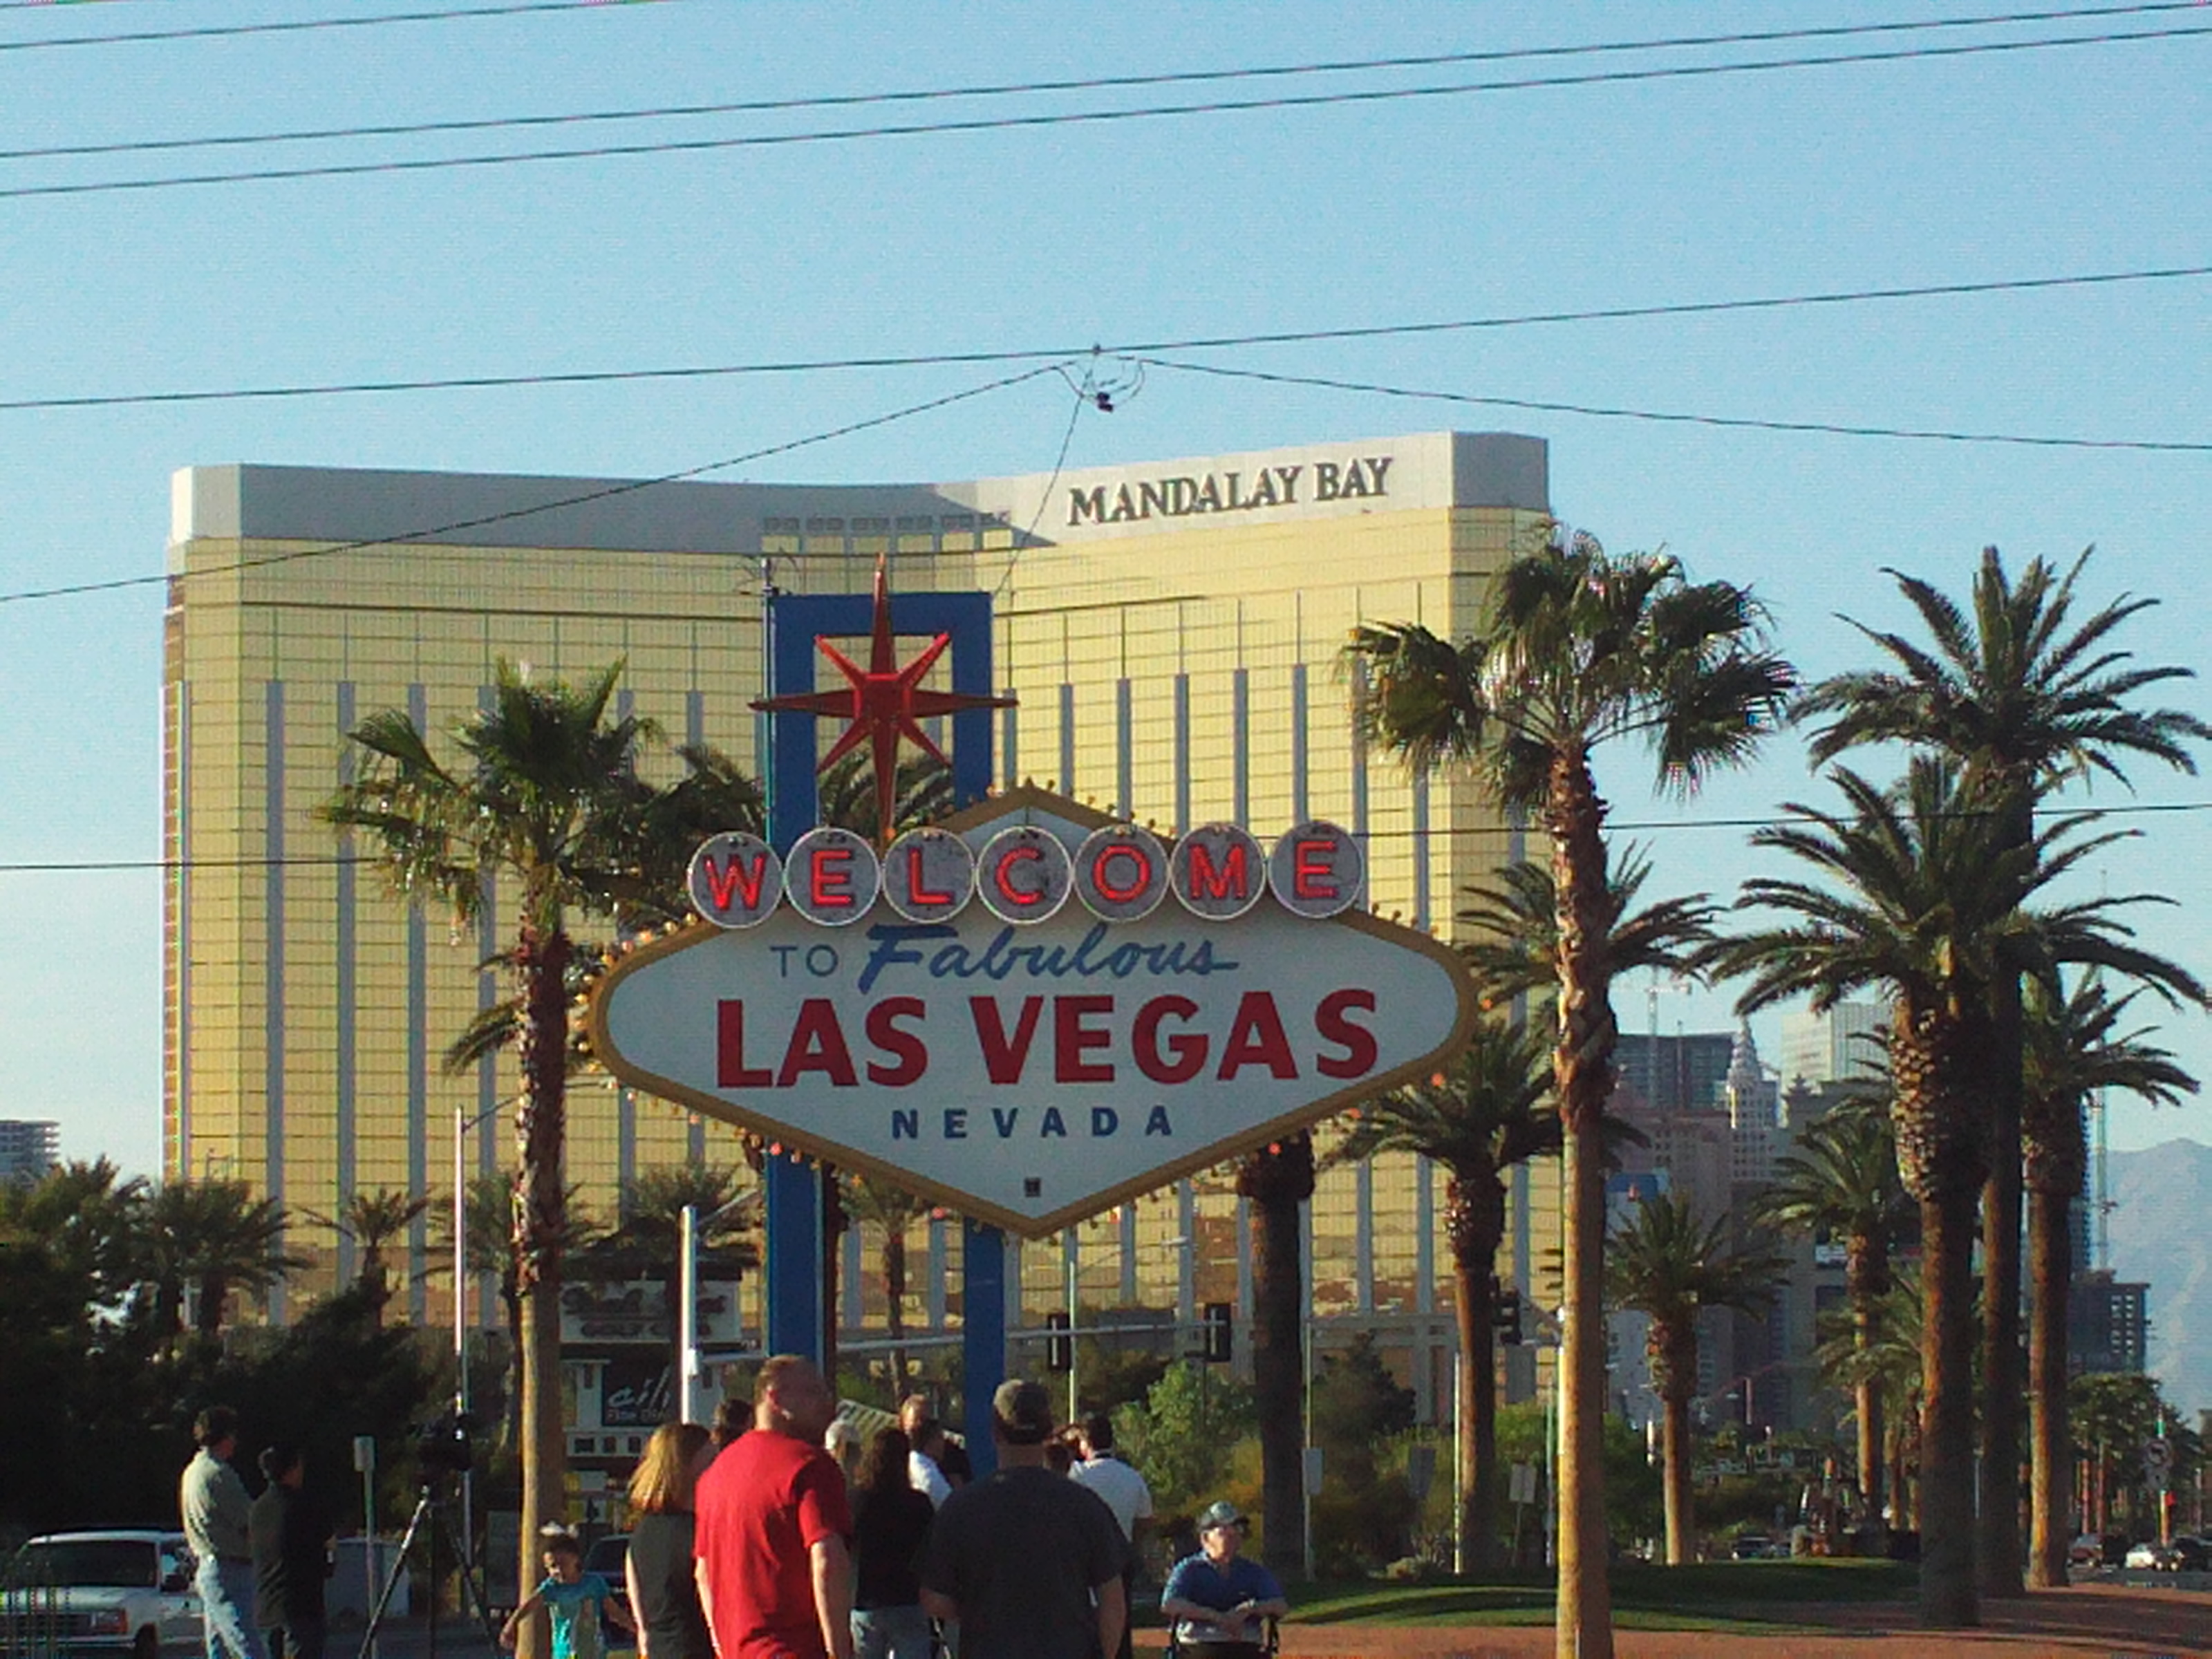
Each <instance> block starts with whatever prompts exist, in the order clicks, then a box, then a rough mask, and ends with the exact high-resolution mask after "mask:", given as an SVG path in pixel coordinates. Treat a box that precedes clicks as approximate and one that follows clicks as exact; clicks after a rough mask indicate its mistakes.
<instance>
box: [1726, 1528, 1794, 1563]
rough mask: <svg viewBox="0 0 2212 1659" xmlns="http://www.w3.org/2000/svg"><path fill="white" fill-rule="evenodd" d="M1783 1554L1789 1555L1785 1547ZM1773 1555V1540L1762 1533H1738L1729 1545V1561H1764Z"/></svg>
mask: <svg viewBox="0 0 2212 1659" xmlns="http://www.w3.org/2000/svg"><path fill="white" fill-rule="evenodd" d="M1783 1553H1784V1554H1785V1555H1786V1554H1788V1553H1789V1548H1788V1547H1787V1546H1786V1545H1785V1546H1784V1549H1783ZM1773 1554H1774V1541H1773V1540H1772V1539H1771V1538H1769V1537H1768V1536H1767V1535H1766V1534H1765V1533H1763V1532H1746V1533H1738V1534H1736V1535H1735V1538H1734V1539H1732V1540H1731V1541H1729V1559H1730V1560H1731V1561H1765V1560H1767V1559H1770V1558H1771V1557H1772V1555H1773Z"/></svg>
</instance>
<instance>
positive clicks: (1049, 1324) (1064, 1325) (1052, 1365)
mask: <svg viewBox="0 0 2212 1659" xmlns="http://www.w3.org/2000/svg"><path fill="white" fill-rule="evenodd" d="M1044 1328H1045V1332H1046V1335H1045V1339H1044V1368H1045V1370H1048V1371H1072V1370H1074V1369H1075V1336H1074V1333H1073V1331H1072V1330H1071V1329H1070V1328H1069V1322H1068V1317H1067V1316H1066V1314H1065V1313H1060V1312H1054V1313H1048V1314H1047V1315H1046V1316H1044Z"/></svg>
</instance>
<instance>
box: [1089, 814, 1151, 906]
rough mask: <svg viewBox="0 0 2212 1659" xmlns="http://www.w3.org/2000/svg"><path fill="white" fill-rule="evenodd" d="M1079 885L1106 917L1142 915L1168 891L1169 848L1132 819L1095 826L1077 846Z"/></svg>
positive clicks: (1092, 903)
mask: <svg viewBox="0 0 2212 1659" xmlns="http://www.w3.org/2000/svg"><path fill="white" fill-rule="evenodd" d="M1075 890H1076V893H1077V894H1078V896H1080V897H1081V899H1082V900H1083V902H1084V906H1085V908H1086V909H1088V910H1089V911H1090V912H1091V915H1094V916H1097V918H1098V919H1099V920H1100V921H1142V920H1144V918H1145V917H1146V916H1149V915H1152V912H1153V911H1155V910H1157V909H1158V908H1159V905H1160V901H1161V900H1162V899H1164V898H1165V897H1166V896H1168V849H1167V848H1164V847H1163V846H1161V845H1160V839H1159V837H1158V836H1155V835H1154V834H1152V831H1151V830H1149V829H1139V828H1138V827H1137V826H1136V825H1135V824H1133V823H1109V824H1108V825H1107V826H1106V827H1105V828H1104V829H1094V830H1092V831H1091V834H1090V835H1089V836H1086V837H1085V839H1084V842H1083V845H1082V846H1080V847H1079V848H1076V851H1075Z"/></svg>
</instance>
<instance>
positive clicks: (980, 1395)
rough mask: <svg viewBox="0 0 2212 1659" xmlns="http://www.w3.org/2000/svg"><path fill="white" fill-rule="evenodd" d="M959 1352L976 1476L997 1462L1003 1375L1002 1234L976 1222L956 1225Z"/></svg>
mask: <svg viewBox="0 0 2212 1659" xmlns="http://www.w3.org/2000/svg"><path fill="white" fill-rule="evenodd" d="M960 1309H961V1335H960V1352H961V1358H962V1359H963V1362H964V1371H965V1375H966V1377H967V1389H968V1400H967V1407H968V1408H967V1411H966V1413H964V1415H963V1419H962V1421H963V1427H965V1428H966V1430H967V1431H968V1461H969V1462H970V1463H972V1464H974V1465H975V1474H976V1478H977V1479H979V1480H980V1479H981V1478H982V1477H983V1476H984V1475H987V1474H990V1472H991V1471H992V1470H993V1469H994V1468H998V1467H999V1449H998V1447H997V1446H996V1445H995V1444H994V1443H993V1442H992V1439H991V1396H992V1395H994V1394H996V1393H998V1391H999V1384H1000V1383H1003V1382H1005V1381H1006V1234H1004V1233H1002V1232H1000V1231H999V1230H998V1229H997V1228H996V1227H989V1226H986V1225H983V1224H982V1223H981V1222H980V1221H967V1220H963V1222H962V1224H961V1229H960Z"/></svg>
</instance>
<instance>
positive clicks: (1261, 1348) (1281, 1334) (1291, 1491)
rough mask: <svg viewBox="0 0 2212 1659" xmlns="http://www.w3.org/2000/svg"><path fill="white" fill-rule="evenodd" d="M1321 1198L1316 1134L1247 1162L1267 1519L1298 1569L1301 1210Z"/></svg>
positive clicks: (1256, 1397)
mask: <svg viewBox="0 0 2212 1659" xmlns="http://www.w3.org/2000/svg"><path fill="white" fill-rule="evenodd" d="M1313 1193H1314V1150H1313V1136H1312V1134H1311V1133H1308V1132H1307V1131H1304V1130H1301V1131H1299V1132H1298V1133H1297V1134H1294V1135H1290V1136H1286V1137H1285V1138H1284V1139H1281V1140H1279V1141H1276V1142H1275V1143H1273V1145H1272V1146H1267V1147H1263V1148H1262V1149H1261V1151H1259V1152H1254V1153H1251V1154H1250V1155H1249V1156H1248V1157H1246V1158H1242V1159H1240V1160H1239V1161H1238V1163H1237V1197H1239V1198H1242V1199H1245V1200H1249V1202H1250V1204H1251V1206H1252V1211H1251V1220H1250V1228H1251V1238H1252V1401H1253V1404H1254V1406H1255V1408H1256V1409H1257V1411H1258V1413H1259V1418H1260V1520H1261V1526H1262V1528H1264V1529H1265V1530H1264V1535H1265V1537H1266V1540H1267V1553H1268V1554H1269V1555H1270V1556H1271V1557H1273V1559H1274V1560H1275V1561H1276V1562H1277V1563H1278V1564H1279V1565H1282V1566H1284V1567H1285V1568H1287V1569H1288V1570H1289V1571H1293V1572H1295V1571H1300V1570H1301V1565H1302V1564H1303V1563H1304V1560H1305V1555H1306V1516H1305V1485H1306V1476H1305V1434H1304V1428H1303V1425H1304V1411H1303V1409H1302V1407H1303V1404H1304V1394H1305V1380H1306V1379H1305V1305H1304V1304H1305V1297H1304V1288H1305V1286H1304V1269H1303V1267H1302V1266H1301V1263H1300V1253H1299V1239H1298V1233H1299V1226H1298V1218H1299V1209H1298V1206H1300V1205H1302V1204H1304V1202H1305V1201H1306V1200H1308V1199H1310V1198H1311V1197H1312V1196H1313Z"/></svg>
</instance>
